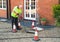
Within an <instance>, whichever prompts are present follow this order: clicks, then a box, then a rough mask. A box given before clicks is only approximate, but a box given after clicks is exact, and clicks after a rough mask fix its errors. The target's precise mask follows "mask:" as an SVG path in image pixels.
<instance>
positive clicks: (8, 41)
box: [0, 22, 60, 42]
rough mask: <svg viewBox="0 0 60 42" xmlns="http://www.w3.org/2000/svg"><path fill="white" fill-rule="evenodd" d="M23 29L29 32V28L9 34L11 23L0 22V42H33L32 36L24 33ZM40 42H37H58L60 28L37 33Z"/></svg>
mask: <svg viewBox="0 0 60 42" xmlns="http://www.w3.org/2000/svg"><path fill="white" fill-rule="evenodd" d="M24 28H26V29H27V30H30V28H29V27H23V30H18V32H17V33H12V32H11V23H8V22H0V42H35V41H33V40H32V39H33V37H34V34H30V33H26V32H25V31H24ZM38 35H39V38H40V41H38V42H60V27H54V28H49V29H45V30H44V31H40V32H39V34H38Z"/></svg>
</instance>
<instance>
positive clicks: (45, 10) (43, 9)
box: [0, 0, 58, 24]
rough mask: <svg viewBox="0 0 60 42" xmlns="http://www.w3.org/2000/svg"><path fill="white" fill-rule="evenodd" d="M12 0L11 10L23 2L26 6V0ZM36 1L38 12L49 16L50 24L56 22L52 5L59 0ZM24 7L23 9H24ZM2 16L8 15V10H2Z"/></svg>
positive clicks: (0, 14) (46, 16) (42, 15)
mask: <svg viewBox="0 0 60 42" xmlns="http://www.w3.org/2000/svg"><path fill="white" fill-rule="evenodd" d="M10 1H11V11H12V9H13V8H14V6H16V5H20V4H22V5H23V7H24V0H10ZM36 1H37V13H38V14H39V15H40V17H45V18H47V20H48V24H54V18H53V12H52V6H53V5H54V4H58V0H36ZM23 7H22V10H24V8H23ZM23 13H24V12H23ZM23 13H22V14H23ZM0 17H7V16H6V11H4V10H0Z"/></svg>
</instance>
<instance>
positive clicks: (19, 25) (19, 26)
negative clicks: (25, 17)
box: [18, 20, 22, 29]
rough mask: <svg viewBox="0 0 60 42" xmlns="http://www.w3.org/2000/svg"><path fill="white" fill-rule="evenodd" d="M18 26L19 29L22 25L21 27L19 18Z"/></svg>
mask: <svg viewBox="0 0 60 42" xmlns="http://www.w3.org/2000/svg"><path fill="white" fill-rule="evenodd" d="M18 28H19V29H21V28H22V27H21V24H20V22H19V20H18Z"/></svg>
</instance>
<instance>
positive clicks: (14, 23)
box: [11, 5, 22, 32]
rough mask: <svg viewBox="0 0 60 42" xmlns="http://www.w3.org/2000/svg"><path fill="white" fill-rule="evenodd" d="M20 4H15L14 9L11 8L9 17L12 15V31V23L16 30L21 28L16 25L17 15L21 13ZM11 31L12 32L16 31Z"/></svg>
mask: <svg viewBox="0 0 60 42" xmlns="http://www.w3.org/2000/svg"><path fill="white" fill-rule="evenodd" d="M21 8H22V5H19V6H15V7H14V9H13V10H12V13H11V17H12V31H13V28H15V27H13V25H15V26H16V30H21V28H19V27H18V17H19V16H20V15H21V14H22V9H21ZM16 30H15V31H13V32H16Z"/></svg>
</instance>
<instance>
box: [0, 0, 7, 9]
mask: <svg viewBox="0 0 60 42" xmlns="http://www.w3.org/2000/svg"><path fill="white" fill-rule="evenodd" d="M0 9H6V0H0Z"/></svg>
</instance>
